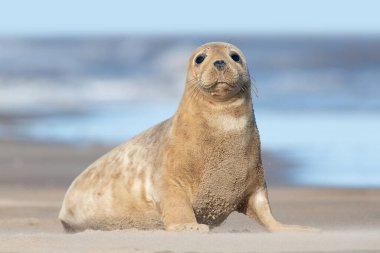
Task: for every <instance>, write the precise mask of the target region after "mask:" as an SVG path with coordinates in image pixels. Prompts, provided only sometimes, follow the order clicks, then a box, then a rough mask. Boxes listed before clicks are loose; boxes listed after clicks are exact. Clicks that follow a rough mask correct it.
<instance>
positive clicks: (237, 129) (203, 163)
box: [59, 42, 314, 232]
mask: <svg viewBox="0 0 380 253" xmlns="http://www.w3.org/2000/svg"><path fill="white" fill-rule="evenodd" d="M233 211H238V212H241V213H244V214H246V215H248V216H249V217H251V218H253V219H256V220H257V221H258V222H259V223H260V224H261V225H263V226H264V227H265V228H266V229H267V230H269V231H313V230H314V229H313V228H310V227H303V226H297V225H285V224H282V223H280V222H278V221H277V220H276V219H275V218H274V217H273V215H272V212H271V209H270V206H269V201H268V194H267V187H266V182H265V178H264V169H263V164H262V160H261V148H260V137H259V131H258V129H257V125H256V120H255V117H254V111H253V106H252V96H251V79H250V75H249V72H248V68H247V62H246V59H245V57H244V56H243V53H242V52H241V51H240V50H239V49H238V48H237V47H235V46H234V45H231V44H227V43H220V42H218V43H208V44H205V45H203V46H201V47H199V48H198V49H196V50H195V52H194V53H193V54H192V56H191V57H190V60H189V63H188V71H187V79H186V85H185V90H184V95H183V98H182V100H181V102H180V105H179V108H178V110H177V112H176V113H175V114H174V116H173V117H171V118H170V119H168V120H166V121H164V122H162V123H160V124H158V125H156V126H154V127H152V128H150V129H148V130H146V131H145V132H143V133H141V134H140V135H138V136H136V137H134V138H132V139H131V140H130V141H128V142H126V143H124V144H122V145H120V146H118V147H116V148H115V149H113V150H111V151H110V152H108V153H107V154H105V155H104V156H102V157H101V158H99V159H98V160H97V161H95V162H94V163H93V164H92V165H90V166H89V167H88V168H87V169H86V170H85V171H84V172H83V173H82V174H81V175H79V176H78V177H77V178H76V179H75V180H74V182H73V183H72V185H71V186H70V187H69V189H68V191H67V193H66V195H65V198H64V201H63V205H62V209H61V211H60V213H59V219H60V220H61V222H62V224H63V226H64V228H65V229H66V230H67V231H81V230H85V229H100V230H114V229H126V228H137V229H160V228H165V229H166V230H169V231H183V230H192V231H201V232H207V231H208V230H209V228H210V227H214V226H217V225H219V224H221V222H223V221H224V220H225V219H226V218H227V216H228V215H229V214H230V213H231V212H233Z"/></svg>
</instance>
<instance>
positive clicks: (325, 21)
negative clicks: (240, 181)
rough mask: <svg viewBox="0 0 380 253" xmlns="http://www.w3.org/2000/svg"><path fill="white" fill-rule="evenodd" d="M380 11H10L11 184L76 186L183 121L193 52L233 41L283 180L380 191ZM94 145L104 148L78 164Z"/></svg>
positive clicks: (6, 129)
mask: <svg viewBox="0 0 380 253" xmlns="http://www.w3.org/2000/svg"><path fill="white" fill-rule="evenodd" d="M379 9H380V3H379V2H377V1H368V0H365V1H341V0H337V1H327V0H319V1H301V0H288V1H273V0H270V1H232V2H231V1H207V2H206V1H200V0H193V1H164V0H162V1H116V0H110V1H88V0H84V1H74V0H66V1H61V2H57V1H55V2H54V1H47V0H34V1H20V0H15V1H2V3H1V9H0V150H1V154H0V157H1V161H0V163H1V167H0V172H1V174H2V176H1V178H0V182H2V183H9V182H12V183H15V182H18V183H19V184H27V183H28V180H29V179H30V178H32V177H33V175H35V172H36V171H38V170H40V171H41V170H42V169H41V168H42V167H43V168H44V170H49V171H52V172H54V175H55V177H56V178H57V179H56V180H57V181H59V176H60V175H63V174H64V171H69V172H67V173H68V174H69V175H68V176H66V178H67V179H65V180H66V181H64V182H65V183H67V182H70V181H71V180H72V178H73V177H74V176H75V175H76V174H78V173H79V172H80V171H82V170H83V169H84V168H85V167H86V165H88V162H91V161H93V160H94V159H95V158H96V157H97V156H98V155H99V154H100V153H101V152H103V151H105V150H107V149H108V148H109V147H111V146H115V145H117V144H119V143H121V142H123V141H125V140H127V139H129V138H131V137H132V136H134V135H135V134H137V133H139V132H141V131H142V130H144V129H146V128H148V127H150V126H152V125H154V124H156V123H158V122H160V121H162V120H164V119H166V118H168V117H170V116H171V115H172V114H173V113H174V112H175V111H176V109H177V106H178V103H179V101H180V99H181V96H182V91H183V86H184V81H185V75H186V64H187V60H188V57H189V56H190V54H191V52H192V51H193V50H194V49H195V48H196V47H198V46H200V45H201V44H203V43H206V42H209V41H226V42H230V43H233V44H235V45H236V46H238V47H239V48H240V49H241V50H242V51H243V52H244V54H245V56H246V58H247V61H248V63H249V69H250V74H251V76H252V78H253V79H254V80H255V86H256V87H257V89H258V96H255V95H253V98H254V107H255V114H256V118H257V122H258V126H259V130H260V133H261V138H262V139H261V142H262V145H263V149H264V152H265V154H266V155H265V163H266V165H267V167H268V168H269V173H268V175H269V177H270V180H269V181H270V183H271V182H273V183H279V184H294V185H304V186H325V187H360V188H366V187H380V172H379V171H380V168H379V159H378V157H379V151H380V135H379V131H380V99H379V94H380V16H379V15H378V10H379ZM46 145H48V146H46ZM49 145H52V146H49ZM53 145H54V146H53ZM94 146H95V147H104V148H100V150H101V151H95V152H93V153H91V154H93V155H87V156H85V157H86V159H82V158H80V159H82V160H81V161H82V162H81V163H75V165H72V160H73V159H76V158H77V156H75V154H78V152H79V153H80V152H84V151H83V150H90V149H91V148H93V147H94ZM27 147H29V148H27ZM46 147H48V148H46ZM50 147H51V148H50ZM63 149H64V150H74V153H75V154H71V155H67V156H66V157H64V158H62V154H67V152H66V151H65V152H66V153H65V152H64V151H62V150H63ZM20 150H23V151H22V152H21V151H20ZM37 150H42V151H41V152H42V154H45V155H41V153H39V154H40V155H39V157H37V156H36V155H35V154H36V153H35V152H37ZM49 150H50V151H49ZM52 150H55V151H52ZM78 150H79V151H78ZM91 150H92V149H91ZM97 150H99V149H97ZM49 159H50V160H51V161H50V163H49V165H46V163H44V162H47V161H48V160H49ZM55 162H56V163H57V164H55ZM58 163H59V164H58ZM78 164H79V165H78ZM44 166H45V167H44ZM83 166H84V167H83ZM271 171H272V172H273V173H272V172H271ZM67 173H66V174H67ZM41 174H46V175H49V173H47V172H46V171H45V172H41ZM66 174H65V175H66ZM52 175H53V174H52ZM53 177H54V176H47V177H46V180H47V182H48V181H49V180H51V178H53ZM62 177H64V176H62ZM28 178H29V179H28ZM12 179H13V180H14V181H12ZM49 182H51V183H56V181H54V180H53V181H49Z"/></svg>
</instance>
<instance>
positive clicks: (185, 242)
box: [0, 140, 380, 253]
mask: <svg viewBox="0 0 380 253" xmlns="http://www.w3.org/2000/svg"><path fill="white" fill-rule="evenodd" d="M108 149H109V147H105V146H101V145H99V146H86V147H78V146H70V145H63V144H44V143H36V142H25V141H22V142H20V141H13V140H2V141H1V142H0V174H1V177H0V252H1V253H3V252H155V253H158V252H161V253H163V252H313V253H314V252H344V253H348V252H368V253H369V252H371V253H372V252H379V251H380V240H379V239H380V232H379V228H380V190H379V189H329V188H305V187H298V186H292V185H289V184H287V183H286V179H284V178H282V175H283V174H284V169H289V168H287V167H289V166H288V165H287V164H286V161H282V160H279V159H276V158H275V157H273V156H271V155H267V154H266V155H265V163H266V165H267V167H268V168H267V181H268V185H269V194H270V199H271V203H272V209H273V212H274V214H275V216H276V217H278V218H279V219H280V220H281V221H283V222H285V223H294V224H303V225H309V226H315V227H318V228H320V229H321V232H319V233H307V234H299V233H298V234H271V233H268V232H266V231H264V230H263V229H262V228H261V227H260V226H259V225H258V224H257V223H255V222H254V221H252V220H249V219H248V218H247V217H245V216H243V215H241V214H239V213H232V214H231V215H230V216H229V218H228V219H227V220H226V221H225V222H224V223H223V224H222V225H221V226H220V227H217V228H215V229H213V230H212V231H211V232H210V233H209V234H198V233H169V232H165V231H135V230H125V231H111V232H103V231H85V232H82V233H77V234H65V233H64V232H63V229H62V228H61V225H60V223H59V221H58V219H57V215H58V211H59V208H60V205H61V201H62V199H63V196H64V193H65V191H66V189H67V187H68V186H69V184H70V182H71V181H72V180H73V179H74V177H75V176H76V175H77V174H79V173H80V171H82V170H83V169H84V168H85V167H86V166H87V165H88V164H89V163H90V162H91V161H93V160H94V159H96V158H97V157H99V155H101V154H103V153H104V152H105V151H106V150H108ZM281 168H282V169H281ZM287 173H289V171H288V172H287Z"/></svg>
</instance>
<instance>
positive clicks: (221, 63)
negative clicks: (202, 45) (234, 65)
mask: <svg viewBox="0 0 380 253" xmlns="http://www.w3.org/2000/svg"><path fill="white" fill-rule="evenodd" d="M214 66H215V67H216V68H217V70H219V71H222V70H223V69H224V66H226V63H225V62H224V61H223V60H216V61H214Z"/></svg>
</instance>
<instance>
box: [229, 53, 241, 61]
mask: <svg viewBox="0 0 380 253" xmlns="http://www.w3.org/2000/svg"><path fill="white" fill-rule="evenodd" d="M231 58H232V60H234V61H236V62H239V61H240V56H239V55H238V54H237V53H232V54H231Z"/></svg>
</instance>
